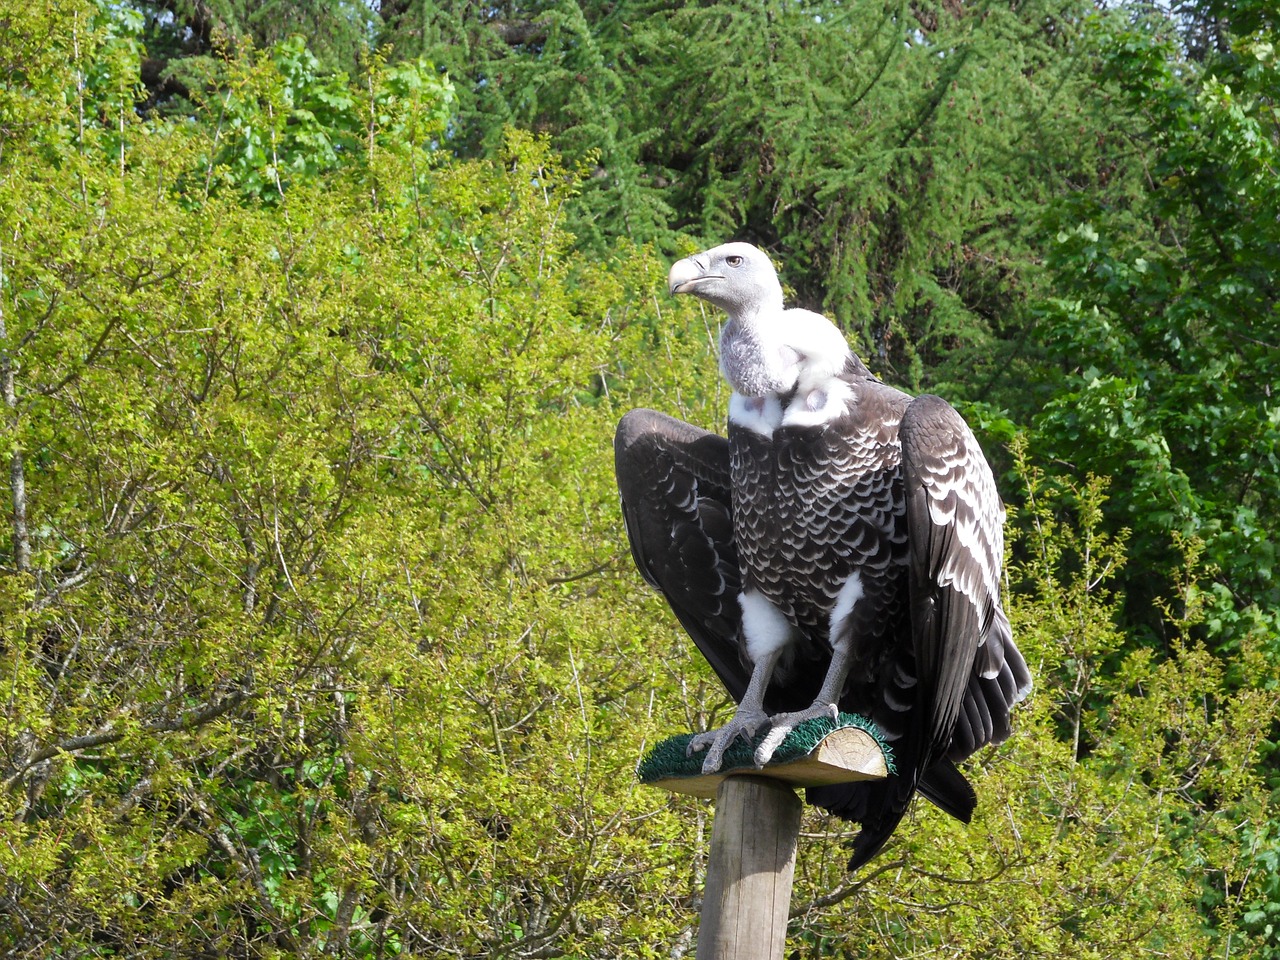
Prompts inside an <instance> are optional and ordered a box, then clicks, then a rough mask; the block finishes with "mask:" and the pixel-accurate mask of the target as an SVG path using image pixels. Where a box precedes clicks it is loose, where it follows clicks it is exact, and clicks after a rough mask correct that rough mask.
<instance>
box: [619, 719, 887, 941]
mask: <svg viewBox="0 0 1280 960" xmlns="http://www.w3.org/2000/svg"><path fill="white" fill-rule="evenodd" d="M691 736H692V734H685V735H683V736H679V737H672V738H670V739H668V740H664V741H663V742H662V743H660V744H658V746H656V747H655V748H654V749H653V750H652V751H651V752H650V753H649V755H648V756H647V757H646V758H645V759H644V761H643V762H641V764H640V767H639V768H638V770H637V774H638V775H639V777H640V781H641V782H642V783H646V784H649V785H651V786H656V787H662V788H663V789H666V790H671V791H674V792H676V793H687V794H692V795H693V796H698V797H712V796H714V797H715V798H716V816H715V822H714V824H713V825H712V828H711V854H710V857H709V858H708V861H707V887H706V894H705V895H704V897H703V901H702V922H701V925H700V926H699V928H698V953H697V957H698V960H782V957H783V955H784V950H785V947H786V939H787V915H788V913H789V912H790V908H791V881H792V878H793V875H794V873H795V863H796V842H797V839H798V838H799V835H800V813H801V803H800V798H799V797H797V796H796V793H795V788H796V787H816V786H824V785H826V784H832V783H848V782H850V781H854V780H879V779H882V778H884V777H885V776H886V775H887V774H888V773H889V772H891V771H892V769H893V764H892V760H891V758H890V756H889V754H888V751H887V749H886V748H885V746H884V744H883V742H882V741H880V740H879V738H878V735H877V733H876V731H874V728H872V727H871V726H870V725H869V724H866V723H865V721H862V720H861V719H860V718H856V717H851V716H849V715H845V714H842V715H841V717H840V720H839V721H809V722H808V724H802V725H801V726H799V727H797V728H796V729H795V730H793V731H792V732H791V733H790V734H789V735H788V736H787V739H786V740H784V741H783V742H782V745H781V746H780V747H779V748H778V750H777V751H776V752H775V754H774V758H775V759H774V761H773V762H771V763H769V764H767V765H766V766H764V767H763V768H760V769H756V768H755V767H754V766H753V765H752V764H751V759H750V758H751V755H752V747H751V746H750V745H746V744H742V745H739V746H738V747H736V748H734V749H732V750H731V751H729V752H727V753H726V754H725V762H724V769H722V770H721V771H720V772H717V773H714V774H709V775H704V774H703V773H702V771H701V763H702V757H701V755H699V754H695V755H694V756H693V757H688V756H686V747H687V745H688V743H689V739H690V737H691Z"/></svg>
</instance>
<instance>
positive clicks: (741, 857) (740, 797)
mask: <svg viewBox="0 0 1280 960" xmlns="http://www.w3.org/2000/svg"><path fill="white" fill-rule="evenodd" d="M800 807H801V804H800V798H799V797H797V796H796V794H795V791H794V790H792V789H791V787H790V786H788V785H787V784H786V783H784V782H782V781H779V780H771V779H769V778H767V777H757V776H732V777H727V778H725V780H724V782H723V783H721V784H720V789H719V790H718V791H717V793H716V819H715V823H714V824H713V826H712V828H711V856H710V860H709V862H708V864H707V890H706V895H705V897H704V898H703V901H702V924H701V926H700V927H699V928H698V958H697V960H782V956H783V951H784V949H785V947H786V942H787V915H788V913H789V912H790V908H791V880H792V876H793V875H794V873H795V867H796V840H797V838H798V837H799V836H800Z"/></svg>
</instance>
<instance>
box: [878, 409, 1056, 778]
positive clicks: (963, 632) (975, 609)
mask: <svg viewBox="0 0 1280 960" xmlns="http://www.w3.org/2000/svg"><path fill="white" fill-rule="evenodd" d="M899 429H900V437H901V440H902V462H903V476H904V481H905V488H906V489H905V493H906V505H907V525H908V531H909V534H910V543H911V547H910V549H911V556H910V576H911V623H912V636H913V643H914V647H915V658H916V669H917V672H918V683H919V685H920V686H919V695H918V699H917V703H918V704H921V705H922V706H924V707H925V709H924V710H923V711H921V714H920V716H919V718H918V722H919V724H920V727H919V728H918V729H919V731H920V736H921V740H922V744H923V746H924V750H923V753H924V757H922V759H924V760H925V763H926V765H927V764H930V763H933V762H936V761H938V760H941V759H942V758H943V757H947V758H949V759H950V760H953V761H954V760H960V759H963V758H964V757H967V756H969V755H970V754H971V753H973V752H974V751H975V750H976V749H978V747H980V746H982V745H984V744H987V743H999V742H1001V741H1002V740H1004V739H1005V738H1006V737H1007V736H1008V735H1009V730H1010V724H1009V711H1010V709H1011V708H1012V707H1013V705H1014V704H1015V703H1017V702H1018V701H1019V700H1021V699H1022V698H1023V697H1024V696H1026V694H1027V692H1028V691H1029V690H1030V687H1031V675H1030V673H1029V671H1028V670H1027V665H1026V662H1025V661H1024V660H1023V658H1022V655H1021V654H1020V653H1019V652H1018V649H1017V647H1016V646H1014V643H1013V635H1012V633H1011V631H1010V629H1009V621H1008V618H1006V617H1005V615H1004V611H1003V610H1002V609H1001V608H1000V567H1001V562H1002V560H1003V556H1004V507H1003V505H1002V504H1001V503H1000V498H999V496H998V495H997V493H996V486H995V478H994V477H992V475H991V467H990V466H989V465H988V464H987V461H986V458H985V457H984V456H983V455H982V451H981V449H979V447H978V442H977V440H976V439H975V438H974V436H973V432H972V431H971V430H970V429H969V427H968V425H967V424H965V422H964V420H963V419H961V417H960V415H959V414H958V413H956V411H955V410H954V409H953V408H952V407H951V406H950V405H949V404H948V403H946V401H944V400H941V399H940V398H938V397H934V396H922V397H918V398H916V399H915V400H913V401H912V402H911V403H910V405H908V407H907V410H906V413H905V414H903V418H902V425H901V427H900V428H899Z"/></svg>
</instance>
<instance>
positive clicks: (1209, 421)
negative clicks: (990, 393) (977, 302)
mask: <svg viewBox="0 0 1280 960" xmlns="http://www.w3.org/2000/svg"><path fill="white" fill-rule="evenodd" d="M1160 26H1161V24H1160V23H1159V22H1157V23H1156V24H1155V25H1152V24H1148V23H1143V22H1138V23H1136V24H1130V23H1128V22H1126V21H1120V20H1117V19H1116V18H1108V17H1100V18H1098V19H1097V20H1096V21H1094V23H1093V24H1092V27H1093V34H1094V36H1093V42H1094V43H1096V44H1097V45H1098V46H1099V48H1100V58H1101V62H1102V63H1104V64H1105V66H1106V73H1105V74H1104V76H1103V78H1102V82H1103V83H1104V84H1105V89H1107V90H1108V91H1112V90H1114V91H1115V94H1116V101H1115V103H1114V107H1113V108H1117V109H1120V110H1123V111H1126V112H1127V115H1128V116H1129V117H1131V118H1132V120H1133V126H1132V127H1131V132H1130V135H1129V136H1130V142H1136V143H1139V144H1141V145H1142V147H1143V149H1142V150H1141V151H1140V152H1139V153H1138V154H1137V155H1136V156H1135V155H1133V151H1132V148H1131V146H1130V145H1129V144H1125V145H1124V147H1123V150H1124V151H1125V152H1126V153H1128V154H1129V155H1130V158H1129V159H1126V160H1124V161H1123V162H1125V163H1127V164H1134V165H1137V164H1141V166H1142V169H1143V172H1144V176H1145V177H1146V181H1145V186H1144V187H1143V188H1142V189H1140V190H1138V191H1135V192H1133V193H1131V194H1130V195H1128V196H1126V197H1125V198H1124V201H1123V202H1118V201H1117V198H1116V197H1115V196H1114V194H1110V193H1100V192H1091V193H1083V192H1082V193H1080V194H1077V195H1076V196H1074V197H1072V198H1071V200H1070V202H1066V203H1063V204H1062V205H1061V207H1060V208H1059V209H1058V211H1057V212H1056V214H1055V216H1054V218H1053V219H1052V220H1051V221H1050V223H1049V226H1050V229H1051V230H1054V231H1055V232H1056V243H1055V244H1054V246H1053V248H1052V250H1051V253H1050V256H1049V260H1048V265H1049V268H1050V270H1051V273H1052V276H1053V278H1054V282H1055V286H1056V289H1057V292H1058V296H1057V297H1056V298H1055V299H1053V300H1051V301H1048V302H1046V303H1045V305H1044V307H1043V311H1042V319H1041V322H1040V329H1041V330H1042V331H1043V333H1044V336H1045V338H1046V342H1047V343H1048V344H1049V346H1050V349H1051V353H1052V355H1053V358H1054V359H1055V360H1057V361H1058V362H1057V364H1055V366H1054V368H1053V369H1052V370H1049V371H1046V372H1045V377H1046V379H1048V380H1049V381H1050V382H1052V383H1053V384H1054V387H1053V389H1054V391H1055V395H1054V398H1053V400H1052V401H1051V402H1050V403H1049V404H1047V405H1046V407H1045V409H1044V411H1043V412H1042V413H1041V414H1040V415H1039V416H1038V417H1037V418H1036V421H1035V423H1036V430H1037V433H1038V443H1040V444H1041V449H1042V451H1043V455H1044V456H1048V457H1056V458H1059V459H1062V460H1065V461H1068V462H1070V463H1071V464H1073V465H1074V466H1075V467H1076V468H1077V469H1079V470H1089V471H1094V472H1097V473H1100V474H1105V475H1108V476H1112V477H1114V478H1115V479H1116V481H1117V483H1118V485H1120V487H1121V488H1122V489H1123V490H1124V494H1123V496H1121V497H1117V500H1116V501H1115V504H1114V506H1115V508H1116V513H1118V514H1119V515H1120V522H1123V523H1125V524H1128V525H1131V526H1132V527H1133V528H1134V531H1135V535H1136V540H1135V547H1136V549H1137V550H1138V551H1139V552H1140V554H1141V555H1142V556H1144V557H1147V558H1150V559H1149V560H1148V562H1149V563H1150V564H1151V566H1152V567H1153V568H1155V569H1156V570H1162V571H1163V572H1165V573H1167V571H1168V564H1167V563H1162V562H1160V561H1159V560H1157V559H1156V558H1158V557H1160V556H1161V555H1162V554H1163V555H1166V556H1167V555H1168V554H1167V544H1169V542H1170V535H1171V534H1173V533H1177V534H1180V535H1181V536H1183V537H1196V538H1199V539H1201V540H1202V541H1203V542H1204V545H1205V559H1206V561H1207V563H1208V564H1209V565H1210V566H1212V567H1214V568H1216V570H1217V571H1218V574H1219V586H1218V587H1217V589H1216V591H1215V598H1216V602H1215V603H1214V609H1213V610H1212V612H1211V613H1210V614H1209V615H1208V617H1207V626H1208V627H1209V628H1210V630H1211V632H1213V633H1214V634H1215V635H1217V636H1219V637H1221V638H1222V640H1223V642H1225V641H1231V642H1238V641H1239V638H1240V637H1241V636H1242V635H1244V634H1247V633H1249V632H1250V631H1251V630H1257V629H1265V630H1267V631H1268V632H1269V633H1270V635H1271V636H1272V637H1275V636H1278V635H1280V630H1278V627H1280V621H1277V620H1276V618H1275V613H1274V611H1275V610H1276V609H1277V607H1280V587H1278V586H1277V581H1276V576H1275V566H1276V554H1275V544H1274V539H1275V538H1274V531H1275V530H1276V529H1277V525H1278V524H1280V459H1277V450H1280V403H1278V402H1277V400H1276V399H1275V398H1274V397H1273V396H1272V384H1273V383H1275V382H1276V380H1277V379H1278V378H1280V365H1278V364H1277V351H1276V348H1275V344H1276V343H1277V342H1280V314H1278V313H1277V309H1276V303H1277V288H1276V283H1275V277H1276V276H1277V275H1278V274H1280V206H1278V205H1277V197H1278V196H1280V153H1278V152H1277V151H1278V150H1280V147H1278V146H1277V140H1276V137H1275V131H1276V130H1277V128H1278V127H1280V114H1278V113H1277V106H1276V101H1275V99H1274V91H1275V89H1276V88H1277V84H1280V71H1278V69H1277V62H1276V57H1275V53H1274V49H1273V42H1274V41H1276V40H1277V38H1276V37H1275V36H1274V35H1272V34H1264V33H1258V34H1255V35H1254V36H1253V37H1251V38H1243V39H1241V40H1240V41H1239V42H1237V43H1236V44H1235V47H1234V49H1233V51H1232V52H1231V54H1230V55H1229V56H1227V57H1221V58H1216V59H1213V60H1211V61H1210V62H1208V63H1206V64H1205V65H1204V66H1203V67H1201V68H1195V67H1194V66H1193V65H1191V64H1188V63H1186V62H1184V61H1180V59H1179V57H1178V56H1177V53H1176V47H1175V46H1174V44H1173V41H1172V40H1171V39H1169V38H1168V37H1167V36H1166V35H1165V34H1163V33H1162V32H1160V29H1159V27H1160ZM1108 96H1110V94H1108ZM1139 589H1145V590H1148V591H1149V590H1150V589H1152V588H1151V587H1150V586H1146V587H1143V588H1139Z"/></svg>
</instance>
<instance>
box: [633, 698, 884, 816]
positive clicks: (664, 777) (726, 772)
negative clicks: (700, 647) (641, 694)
mask: <svg viewBox="0 0 1280 960" xmlns="http://www.w3.org/2000/svg"><path fill="white" fill-rule="evenodd" d="M853 719H854V718H850V717H848V716H847V715H842V716H841V723H840V724H836V723H835V722H832V721H827V724H828V726H829V729H827V730H826V731H822V730H818V731H815V730H812V729H809V730H803V729H802V728H797V729H796V730H794V731H792V733H791V734H789V735H788V737H787V739H786V740H784V741H783V742H782V746H781V747H779V748H778V751H777V752H776V753H775V754H774V760H773V761H772V762H770V763H768V764H766V765H765V766H764V767H761V768H757V767H756V766H755V765H754V764H753V763H752V762H751V748H750V747H748V746H747V745H745V744H743V745H742V749H738V750H733V751H730V752H727V753H726V754H725V762H724V766H723V767H722V768H721V769H720V770H718V771H716V772H715V773H711V774H704V773H702V770H701V764H702V755H701V754H694V755H693V757H689V758H687V759H685V758H684V757H683V754H684V750H685V747H686V746H687V744H688V742H689V739H690V737H691V736H692V735H691V734H683V735H681V736H676V737H670V738H668V739H667V740H664V741H662V743H660V744H658V745H657V746H656V747H654V748H653V750H652V751H650V753H649V755H648V756H647V757H645V759H644V761H642V762H641V764H640V767H639V768H638V769H637V771H636V772H637V775H638V776H639V778H640V782H641V783H645V784H648V785H649V786H654V787H661V788H662V789H664V790H670V791H672V792H673V793H687V794H690V795H692V796H695V797H706V798H714V797H715V795H716V790H717V789H718V788H719V786H720V784H721V783H722V782H723V781H724V780H725V778H726V777H730V776H733V775H735V774H738V775H741V774H750V775H752V776H757V777H767V778H770V779H773V780H782V781H784V782H786V783H789V784H791V785H792V786H795V787H818V786H826V785H828V784H833V783H849V782H852V781H854V780H880V779H883V778H884V777H886V776H887V775H888V774H889V772H890V771H891V769H892V759H891V757H890V756H889V755H888V752H887V749H886V748H885V747H884V746H883V745H882V744H881V743H880V742H879V741H878V740H877V739H876V738H875V737H874V736H873V735H872V734H871V733H869V732H868V731H867V730H866V729H863V727H862V726H861V725H853V724H852V723H850V722H849V721H850V720H853ZM793 738H796V739H797V740H798V741H799V742H798V744H797V743H789V741H792V739H793ZM815 741H816V742H815ZM789 746H790V747H791V749H788V747H789Z"/></svg>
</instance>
